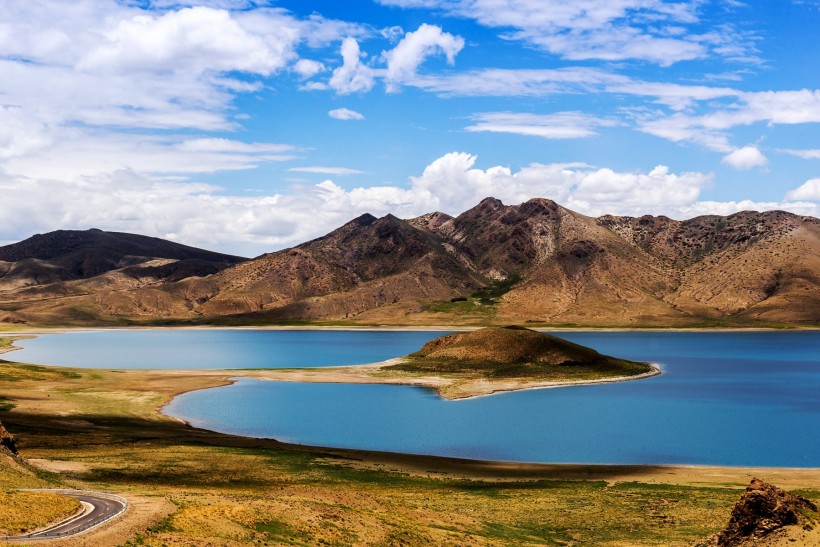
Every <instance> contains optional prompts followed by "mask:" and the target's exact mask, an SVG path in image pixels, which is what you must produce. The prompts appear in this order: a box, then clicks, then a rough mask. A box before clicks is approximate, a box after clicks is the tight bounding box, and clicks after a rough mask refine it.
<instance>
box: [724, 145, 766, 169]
mask: <svg viewBox="0 0 820 547" xmlns="http://www.w3.org/2000/svg"><path fill="white" fill-rule="evenodd" d="M720 163H722V164H724V165H728V166H730V167H733V168H734V169H740V170H746V169H751V168H753V167H764V166H766V165H767V164H768V163H769V160H768V159H767V158H766V156H764V155H763V152H761V151H760V149H759V148H757V147H756V146H744V147H743V148H738V149H737V150H735V151H734V152H730V153H729V154H727V155H725V156H724V157H723V159H722V160H720Z"/></svg>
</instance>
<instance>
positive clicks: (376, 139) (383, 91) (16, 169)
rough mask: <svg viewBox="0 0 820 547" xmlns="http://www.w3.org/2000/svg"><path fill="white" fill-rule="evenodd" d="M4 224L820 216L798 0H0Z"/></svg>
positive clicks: (168, 233) (810, 22)
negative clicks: (495, 210) (508, 207)
mask: <svg viewBox="0 0 820 547" xmlns="http://www.w3.org/2000/svg"><path fill="white" fill-rule="evenodd" d="M0 13H2V14H3V16H2V19H0V189H2V190H3V196H4V197H3V199H2V200H0V216H2V218H3V219H4V224H3V228H0V243H3V242H11V241H16V240H19V239H22V238H25V237H28V236H29V235H31V234H32V233H35V232H44V231H49V230H54V229H59V228H77V229H84V228H90V227H98V228H102V229H108V230H119V231H130V232H138V233H144V234H148V235H154V236H158V237H165V238H169V239H174V240H176V241H180V242H183V243H187V244H191V245H199V246H204V247H207V248H212V249H218V250H223V251H228V252H234V253H239V254H245V255H256V254H260V253H262V252H267V251H271V250H275V249H279V248H283V247H286V246H289V245H293V244H296V243H299V242H301V241H304V240H305V239H308V238H311V237H315V236H318V235H321V234H323V233H325V232H327V231H328V230H330V229H332V228H334V227H336V226H338V225H340V224H342V223H344V222H345V221H347V220H349V219H350V218H353V217H355V216H357V215H359V214H361V213H363V212H370V213H373V214H376V215H383V214H386V213H393V214H396V215H398V216H402V217H412V216H415V215H418V214H421V213H424V212H429V211H433V210H442V211H445V212H448V213H451V214H457V213H459V212H462V211H463V210H465V209H467V208H469V207H471V206H473V205H474V204H475V203H477V202H478V201H479V200H480V199H482V198H483V197H486V196H488V195H493V196H495V197H498V198H500V199H502V200H503V201H504V202H505V203H519V202H522V201H525V200H526V199H529V198H532V197H547V198H551V199H554V200H555V201H557V202H559V203H561V204H563V205H565V206H567V207H569V208H571V209H573V210H576V211H579V212H581V213H584V214H589V215H600V214H604V213H612V214H624V215H633V216H637V215H641V214H666V215H669V216H671V217H673V218H679V219H683V218H689V217H692V216H696V215H701V214H730V213H733V212H736V211H739V210H744V209H756V210H765V209H786V210H790V211H793V212H796V213H799V214H809V215H814V216H817V211H818V202H820V130H818V123H819V122H820V60H819V59H820V56H818V55H817V52H818V50H819V49H820V48H819V47H818V46H820V44H819V43H818V39H817V37H816V32H817V29H818V28H820V2H818V1H816V0H802V1H797V0H780V1H777V2H771V1H766V2H764V1H762V0H756V1H744V2H741V1H736V0H711V1H710V0H679V1H662V0H578V1H576V2H566V1H565V0H508V1H499V0H367V1H365V0H359V1H348V2H330V1H326V2H305V1H296V0H288V1H280V2H276V1H259V2H249V1H246V0H210V1H201V2H193V3H187V2H176V1H174V0H152V1H147V0H145V1H126V0H121V1H115V0H77V1H74V2H62V1H58V0H31V1H28V2H18V1H16V0H0Z"/></svg>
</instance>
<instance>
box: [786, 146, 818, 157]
mask: <svg viewBox="0 0 820 547" xmlns="http://www.w3.org/2000/svg"><path fill="white" fill-rule="evenodd" d="M778 152H782V153H784V154H789V155H790V156H797V157H798V158H803V159H804V160H820V149H814V150H794V149H792V148H781V149H779V150H778Z"/></svg>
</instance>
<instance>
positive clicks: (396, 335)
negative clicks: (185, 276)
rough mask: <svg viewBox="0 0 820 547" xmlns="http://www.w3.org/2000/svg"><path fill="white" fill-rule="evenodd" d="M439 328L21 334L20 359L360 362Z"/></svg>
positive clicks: (416, 343)
mask: <svg viewBox="0 0 820 547" xmlns="http://www.w3.org/2000/svg"><path fill="white" fill-rule="evenodd" d="M441 334H443V333H441V332H429V331H427V332H418V331H335V330H333V331H321V330H254V329H206V330H171V329H167V330H104V331H71V332H66V333H59V334H57V333H55V334H46V335H38V336H37V338H31V339H25V340H18V341H17V342H15V345H16V346H19V347H21V348H23V349H21V350H18V351H15V352H14V360H15V361H22V362H26V363H37V364H41V365H51V366H73V367H84V368H106V369H231V368H290V367H333V366H342V365H362V364H366V363H375V362H379V361H384V360H385V359H389V358H391V357H397V356H401V355H407V354H408V353H411V352H413V351H416V350H417V349H418V348H420V347H421V346H422V344H424V342H426V341H428V340H430V339H431V338H435V337H436V336H439V335H441Z"/></svg>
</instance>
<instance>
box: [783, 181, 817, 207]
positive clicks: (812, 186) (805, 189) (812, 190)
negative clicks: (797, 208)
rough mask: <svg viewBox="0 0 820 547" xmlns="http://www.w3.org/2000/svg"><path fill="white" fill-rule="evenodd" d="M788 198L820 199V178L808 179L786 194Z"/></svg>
mask: <svg viewBox="0 0 820 547" xmlns="http://www.w3.org/2000/svg"><path fill="white" fill-rule="evenodd" d="M786 199H789V200H809V201H820V178H816V179H809V180H807V181H806V182H804V183H803V184H802V185H800V186H798V187H797V188H795V189H794V190H792V191H790V192H789V193H788V194H786Z"/></svg>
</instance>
